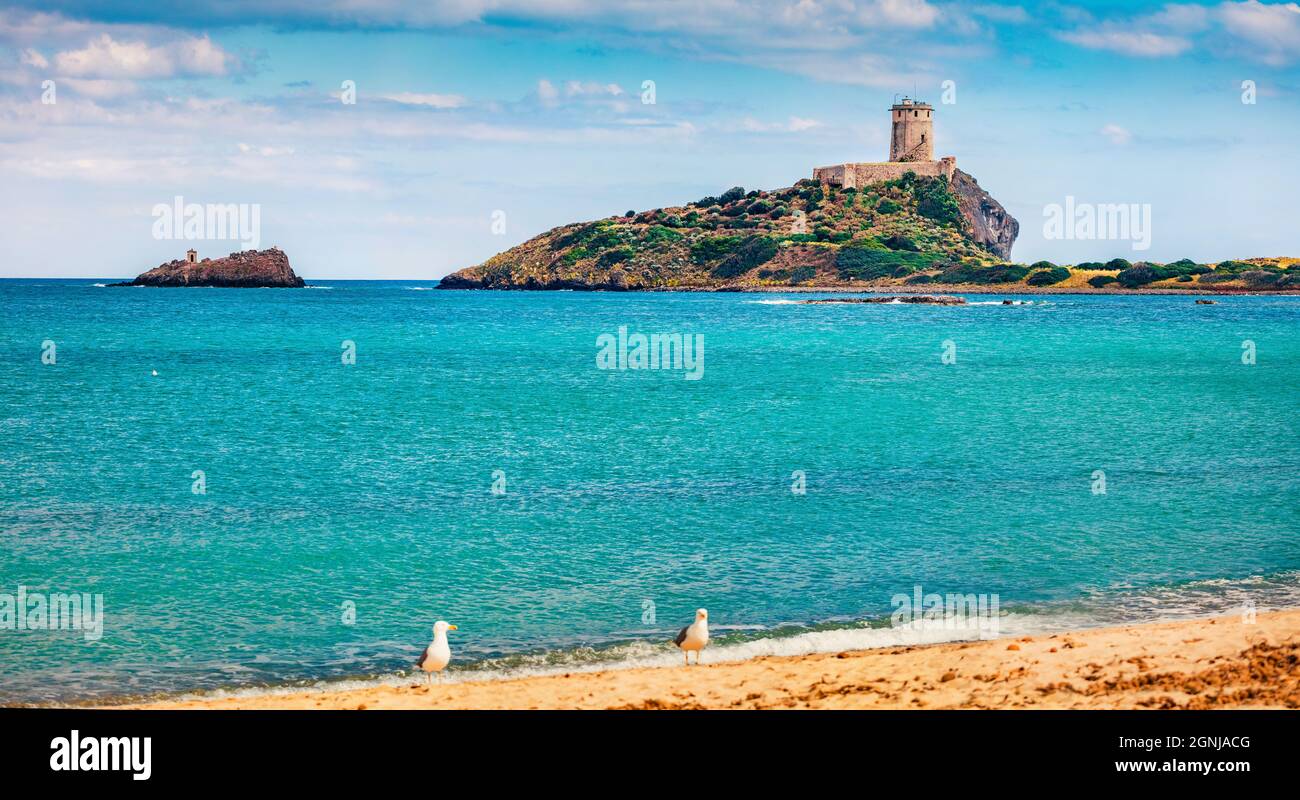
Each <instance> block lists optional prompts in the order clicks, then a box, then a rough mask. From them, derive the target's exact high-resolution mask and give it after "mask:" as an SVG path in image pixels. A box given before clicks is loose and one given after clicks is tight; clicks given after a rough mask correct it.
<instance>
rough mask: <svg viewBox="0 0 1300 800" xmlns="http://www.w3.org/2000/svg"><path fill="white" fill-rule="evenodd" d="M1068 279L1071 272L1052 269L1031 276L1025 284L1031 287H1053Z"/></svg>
mask: <svg viewBox="0 0 1300 800" xmlns="http://www.w3.org/2000/svg"><path fill="white" fill-rule="evenodd" d="M1039 263H1043V262H1039ZM1068 277H1070V270H1068V269H1066V268H1065V267H1051V268H1049V269H1040V270H1039V271H1037V272H1035V273H1034V274H1032V275H1030V276H1029V278H1028V279H1026V280H1025V283H1027V284H1029V285H1030V286H1052V285H1054V284H1057V283H1060V282H1061V281H1063V280H1065V279H1066V278H1068Z"/></svg>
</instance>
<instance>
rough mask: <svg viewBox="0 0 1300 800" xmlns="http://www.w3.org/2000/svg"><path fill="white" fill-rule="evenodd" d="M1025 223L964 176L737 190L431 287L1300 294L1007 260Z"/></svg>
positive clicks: (1173, 271) (1282, 266)
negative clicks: (769, 189) (850, 185)
mask: <svg viewBox="0 0 1300 800" xmlns="http://www.w3.org/2000/svg"><path fill="white" fill-rule="evenodd" d="M1019 231H1020V225H1019V223H1018V222H1017V221H1016V220H1015V218H1014V217H1012V216H1011V214H1010V213H1008V212H1007V210H1006V209H1005V208H1003V206H1002V205H1001V204H1000V203H999V202H998V201H997V200H995V199H994V198H993V197H992V196H991V195H990V194H989V193H988V192H987V191H985V190H984V189H982V188H981V187H980V185H979V183H978V182H977V181H976V180H975V178H974V177H972V176H971V175H969V174H967V173H965V172H962V171H961V170H955V171H954V172H953V174H952V180H951V181H949V180H948V178H947V177H945V176H943V175H939V176H924V175H917V174H916V173H914V172H906V173H904V174H903V175H902V176H901V177H898V178H895V179H892V180H882V181H878V182H875V183H871V184H868V185H865V186H861V187H851V188H847V189H845V188H842V187H840V186H837V185H834V184H829V183H821V182H819V181H816V180H801V181H799V182H798V183H796V184H795V185H794V186H790V187H788V188H784V189H776V190H771V191H767V190H753V191H746V190H745V189H743V188H741V187H734V188H732V189H730V190H728V191H726V192H724V193H722V194H721V195H719V196H717V197H704V198H701V199H700V200H697V201H695V202H692V203H687V204H685V205H682V206H672V207H667V208H657V209H653V210H650V211H641V212H637V211H628V212H627V213H625V214H620V215H615V216H611V217H607V218H605V219H600V220H596V221H594V222H580V223H573V224H569V225H563V226H560V227H558V228H554V229H552V230H549V231H547V232H545V233H543V234H541V235H539V236H535V237H533V238H531V239H529V240H528V241H525V242H523V243H521V244H519V245H517V246H515V247H512V248H510V249H509V250H506V251H504V252H502V253H499V254H497V255H495V256H493V257H492V258H489V259H488V260H487V261H485V262H483V263H482V264H478V265H476V266H473V267H468V268H466V269H462V270H460V271H458V272H455V273H453V274H451V275H448V276H447V277H445V278H443V279H442V282H441V283H440V284H439V287H438V288H440V289H525V290H528V289H551V290H555V289H570V290H596V291H637V290H640V291H822V290H825V291H872V292H879V291H886V292H898V293H916V292H921V293H926V292H930V293H933V292H984V293H988V292H996V293H1078V294H1089V293H1104V294H1113V293H1130V292H1140V293H1150V294H1238V293H1241V294H1245V293H1300V259H1296V258H1251V259H1245V260H1240V261H1222V262H1218V263H1205V262H1197V261H1194V260H1192V259H1189V258H1184V259H1180V260H1178V261H1174V262H1170V263H1163V264H1162V263H1156V262H1152V261H1132V262H1130V261H1128V260H1126V259H1124V258H1115V259H1112V260H1110V261H1107V262H1104V263H1103V262H1087V263H1080V264H1055V263H1052V262H1049V261H1038V262H1035V263H1032V264H1018V263H1014V262H1011V261H1010V260H1009V259H1010V256H1011V249H1012V246H1013V245H1014V243H1015V240H1016V236H1017V235H1018V234H1019Z"/></svg>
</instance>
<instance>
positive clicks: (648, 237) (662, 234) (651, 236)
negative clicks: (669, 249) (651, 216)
mask: <svg viewBox="0 0 1300 800" xmlns="http://www.w3.org/2000/svg"><path fill="white" fill-rule="evenodd" d="M681 238H682V233H681V231H675V230H673V229H672V228H666V227H664V226H663V225H655V226H654V227H652V228H649V229H647V230H646V232H645V234H644V235H643V236H642V237H641V241H642V242H643V243H644V244H646V245H647V246H650V247H653V246H654V245H657V244H659V243H661V242H676V241H678V240H679V239H681Z"/></svg>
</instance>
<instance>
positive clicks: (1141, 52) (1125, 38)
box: [1060, 30, 1192, 58]
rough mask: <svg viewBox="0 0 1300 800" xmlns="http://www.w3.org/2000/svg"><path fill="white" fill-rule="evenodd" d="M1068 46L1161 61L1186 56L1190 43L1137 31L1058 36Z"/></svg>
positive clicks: (1172, 37) (1076, 33)
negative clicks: (1067, 43) (1159, 59)
mask: <svg viewBox="0 0 1300 800" xmlns="http://www.w3.org/2000/svg"><path fill="white" fill-rule="evenodd" d="M1060 37H1061V38H1062V39H1064V40H1065V41H1067V42H1070V43H1071V44H1077V45H1079V46H1080V47H1086V48H1088V49H1089V50H1110V51H1112V52H1116V53H1123V54H1124V55H1129V56H1139V57H1142V58H1162V57H1166V56H1176V55H1181V54H1182V53H1185V52H1187V50H1189V49H1190V48H1191V46H1192V43H1191V42H1189V41H1188V40H1187V39H1184V38H1182V37H1180V36H1166V35H1163V34H1158V33H1144V32H1139V31H1123V30H1109V31H1072V32H1068V33H1062V34H1060Z"/></svg>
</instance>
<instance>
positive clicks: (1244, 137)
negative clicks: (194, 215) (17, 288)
mask: <svg viewBox="0 0 1300 800" xmlns="http://www.w3.org/2000/svg"><path fill="white" fill-rule="evenodd" d="M1298 66H1300V5H1297V4H1296V3H1261V2H1257V1H1256V0H1246V1H1245V2H1214V3H1145V2H1079V3H1032V4H1022V5H1012V4H997V3H987V4H979V3H973V4H972V3H960V4H957V3H942V2H929V1H928V0H873V1H871V2H857V3H854V2H832V1H829V0H821V1H820V2H818V1H815V0H802V1H801V2H788V1H786V2H775V1H770V2H765V1H762V0H760V1H758V2H749V3H742V2H735V1H734V0H721V1H720V0H692V1H691V2H679V0H659V2H650V1H649V0H606V1H605V2H599V3H597V2H578V0H532V2H520V1H518V0H454V1H453V2H413V3H406V2H396V0H391V1H390V0H372V1H371V2H358V1H357V0H350V1H349V2H330V0H324V1H323V2H305V1H304V0H294V1H293V2H277V1H276V0H261V1H260V2H251V1H248V2H245V0H232V1H229V2H193V3H188V4H186V5H185V7H184V8H182V9H180V10H174V9H169V8H163V7H161V4H156V3H144V2H118V3H111V2H58V1H57V0H54V1H53V2H52V1H51V0H42V2H40V3H35V2H32V3H26V2H18V3H9V4H4V5H0V185H3V186H4V191H3V193H0V213H3V214H4V217H5V218H6V219H7V220H8V221H9V225H8V235H7V236H5V237H4V238H3V240H0V242H2V243H0V276H7V277H32V276H39V277H45V276H69V277H119V276H120V277H130V276H133V275H135V274H137V273H139V272H141V271H143V270H145V269H147V268H150V267H153V266H156V265H157V264H159V263H161V262H163V261H166V260H169V259H171V258H174V257H178V256H179V255H180V253H181V252H182V251H183V250H184V249H185V248H186V247H189V246H191V244H190V243H186V242H177V241H169V240H159V239H156V238H155V237H154V235H153V221H154V220H153V217H152V214H151V211H152V209H153V207H154V206H155V205H156V204H159V203H171V202H172V199H173V198H174V197H175V196H177V195H179V196H182V197H184V198H185V200H186V201H187V202H196V203H237V204H239V203H246V204H257V205H258V206H259V207H260V215H261V216H260V220H261V231H260V233H261V243H262V245H263V246H269V245H272V244H275V245H278V246H280V247H282V248H283V249H284V250H285V251H286V252H288V254H289V256H290V259H291V261H292V263H293V265H294V267H295V269H296V270H297V271H298V272H299V274H301V275H303V276H304V277H306V278H308V279H317V280H327V279H330V278H410V279H431V278H436V277H440V276H442V275H444V274H446V273H448V272H451V271H454V270H456V269H459V268H461V267H465V266H470V265H473V264H476V263H478V262H480V261H482V260H484V259H486V258H487V257H489V256H491V255H492V254H494V253H496V252H498V251H500V250H503V249H505V248H507V247H509V246H512V245H514V244H517V243H518V242H521V241H523V240H525V239H527V238H529V237H530V236H533V235H535V234H537V233H540V232H542V231H545V230H547V229H549V228H551V227H554V226H556V225H561V224H564V223H567V222H572V221H579V220H588V219H596V218H600V217H603V216H608V215H610V214H614V213H622V212H623V211H625V210H627V209H637V210H641V209H646V208H656V207H660V206H665V205H674V204H681V203H684V202H686V201H689V200H693V199H696V198H699V197H701V196H704V195H708V194H717V193H719V192H721V191H723V190H725V189H726V188H728V187H730V186H733V185H743V186H745V187H746V188H778V187H782V186H788V185H790V184H792V183H793V182H794V181H796V180H798V179H800V178H804V177H809V176H810V175H811V170H812V168H813V167H814V166H820V165H824V164H832V163H839V162H843V161H874V160H883V158H884V157H885V155H886V152H887V139H888V114H887V111H886V109H887V108H888V106H889V104H890V103H891V102H892V100H893V97H894V95H895V93H907V94H911V93H913V92H916V93H917V94H919V95H920V96H921V97H923V98H925V99H928V100H930V101H931V102H934V103H935V104H936V108H937V110H936V123H935V125H936V130H935V139H936V152H937V153H939V154H944V155H954V156H956V157H957V163H958V166H959V167H960V168H962V169H964V170H966V171H967V172H970V173H971V174H973V175H974V176H975V177H976V178H977V179H978V180H979V181H980V183H981V184H982V185H983V186H984V187H985V188H986V189H988V190H989V191H990V192H991V193H992V194H993V195H994V196H995V197H996V198H997V199H998V200H1000V201H1001V202H1002V203H1003V204H1004V205H1005V206H1006V207H1007V208H1008V209H1009V210H1010V211H1011V212H1012V214H1014V215H1015V216H1016V217H1017V218H1018V219H1019V220H1020V222H1021V237H1020V239H1019V241H1018V242H1017V244H1016V248H1015V251H1014V253H1013V256H1014V258H1015V260H1018V261H1025V262H1029V261H1034V260H1038V259H1042V258H1047V259H1051V260H1053V261H1060V262H1074V261H1080V260H1105V259H1109V258H1111V257H1115V256H1123V257H1126V258H1130V259H1133V260H1136V259H1137V258H1152V259H1155V260H1173V259H1177V258H1181V257H1184V256H1187V257H1191V258H1195V259H1198V260H1208V261H1216V260H1220V259H1225V258H1241V257H1251V256H1272V255H1293V256H1300V232H1297V226H1296V224H1295V217H1296V212H1297V210H1300V203H1298V202H1297V196H1298V195H1297V187H1300V165H1298V164H1297V159H1296V155H1297V149H1298V148H1300V145H1297V141H1300V136H1298V135H1297V133H1296V131H1297V130H1300V124H1298V123H1300V75H1298V74H1297V67H1298ZM45 81H53V82H54V84H53V85H54V87H55V88H54V92H55V94H54V102H53V103H50V102H43V96H45V95H47V94H48V92H47V91H46V90H45V89H44V88H43V86H45V85H46V84H44V82H45ZM344 81H353V82H354V83H355V86H356V103H355V104H345V103H343V102H342V99H341V97H340V92H341V87H342V84H343V82H344ZM645 81H653V82H654V86H655V102H654V103H653V104H648V103H644V102H643V101H642V85H643V82H645ZM944 81H952V82H953V83H954V84H955V87H956V94H955V100H956V102H954V103H951V104H943V103H942V102H941V99H942V95H943V90H942V88H941V87H942V84H943V82H944ZM1243 81H1253V82H1254V84H1255V86H1256V92H1257V96H1256V102H1255V103H1253V104H1247V103H1243V102H1242V94H1243V90H1242V83H1243ZM46 99H48V97H46ZM1067 196H1073V197H1074V198H1075V199H1076V201H1077V202H1081V203H1089V202H1090V203H1149V204H1150V205H1151V209H1152V227H1153V230H1152V245H1151V249H1150V250H1149V251H1146V252H1144V253H1135V252H1133V251H1132V250H1131V249H1130V247H1129V244H1128V243H1127V242H1115V241H1079V240H1074V241H1047V240H1045V239H1044V237H1043V221H1044V218H1043V209H1044V207H1045V206H1047V205H1049V204H1053V203H1063V202H1064V201H1065V198H1066V197H1067ZM494 212H502V214H501V215H498V216H497V218H498V219H504V222H505V225H504V231H501V230H500V229H499V227H498V229H497V230H496V231H494V229H493V224H492V223H493V219H494V216H493V215H494ZM502 215H503V216H502ZM193 246H195V247H196V248H197V249H198V250H199V251H200V254H201V255H214V256H215V255H224V254H225V253H227V252H230V251H231V250H233V249H237V246H236V245H235V243H232V242H227V241H200V242H197V243H195V244H194V245H193Z"/></svg>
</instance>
